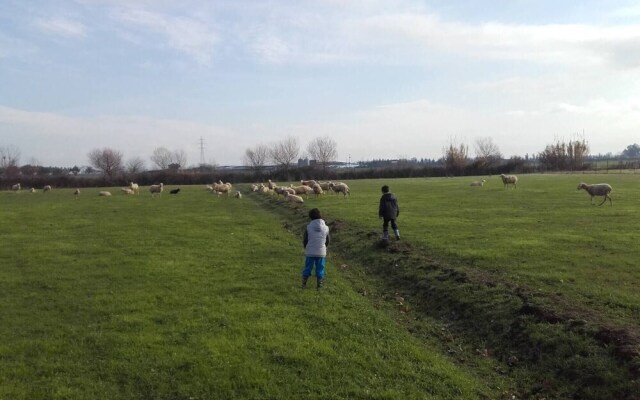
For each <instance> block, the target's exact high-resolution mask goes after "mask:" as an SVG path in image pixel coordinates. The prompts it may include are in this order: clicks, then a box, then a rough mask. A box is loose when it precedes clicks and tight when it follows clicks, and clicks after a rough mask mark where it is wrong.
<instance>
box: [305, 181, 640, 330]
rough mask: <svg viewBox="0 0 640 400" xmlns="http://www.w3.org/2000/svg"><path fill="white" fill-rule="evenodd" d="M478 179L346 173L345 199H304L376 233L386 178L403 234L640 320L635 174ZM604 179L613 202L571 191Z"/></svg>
mask: <svg viewBox="0 0 640 400" xmlns="http://www.w3.org/2000/svg"><path fill="white" fill-rule="evenodd" d="M481 178H482V177H466V178H441V179H440V178H430V179H394V180H362V181H352V182H348V184H349V186H350V188H351V192H352V196H351V198H347V199H336V198H334V197H333V196H324V197H323V198H320V199H313V198H312V199H309V201H308V202H307V203H308V204H307V207H319V208H321V209H322V210H323V211H324V212H325V213H326V214H328V215H331V216H332V217H334V218H340V219H343V220H346V221H349V223H350V224H355V225H358V226H359V227H361V228H362V229H364V230H367V231H371V232H376V233H379V232H380V231H381V221H380V220H378V218H377V207H378V199H379V197H380V187H381V186H382V185H383V184H389V185H390V186H391V191H392V192H394V193H395V194H396V195H397V197H398V199H399V204H400V207H401V214H400V218H399V219H398V223H399V225H400V231H401V233H402V240H403V241H407V242H409V243H411V244H412V245H415V246H417V247H420V248H422V249H424V251H425V253H427V254H429V255H431V256H433V257H437V258H439V259H441V260H445V261H447V262H450V263H453V264H459V265H464V266H471V267H473V268H477V269H479V270H481V271H485V272H486V273H490V274H492V275H495V276H500V277H502V278H504V279H506V280H508V281H509V282H513V283H514V284H518V285H524V286H527V287H530V288H531V289H533V290H535V291H537V292H538V293H540V294H542V295H545V294H560V295H561V296H563V297H566V298H568V299H570V301H571V302H573V303H574V304H579V305H584V306H586V307H588V308H589V309H590V310H594V311H597V312H598V313H599V314H600V315H602V316H605V317H606V318H607V319H612V320H615V321H617V322H619V323H622V324H625V325H628V326H632V327H634V328H638V327H640V291H638V290H637V288H638V287H639V286H640V269H638V260H640V245H638V242H637V238H638V236H637V232H638V226H640V201H639V200H638V199H640V176H635V175H608V176H603V175H523V176H520V180H519V184H518V188H517V189H515V190H512V189H510V190H505V189H504V188H503V184H502V182H501V181H500V177H491V178H488V179H487V183H486V184H485V186H484V187H482V188H474V187H469V182H471V181H472V180H475V179H481ZM485 178H486V177H485ZM605 180H606V182H608V183H610V184H611V185H612V186H613V188H614V190H613V192H612V197H613V207H610V206H609V204H608V202H607V204H606V205H603V206H601V207H597V206H592V205H591V204H590V201H589V195H588V194H587V193H586V192H584V191H582V190H581V191H578V190H576V187H577V185H578V183H579V182H583V181H584V182H588V183H599V182H601V181H605ZM599 201H600V200H599V199H598V198H596V199H595V202H596V203H599Z"/></svg>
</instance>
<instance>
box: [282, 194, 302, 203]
mask: <svg viewBox="0 0 640 400" xmlns="http://www.w3.org/2000/svg"><path fill="white" fill-rule="evenodd" d="M284 199H285V200H286V201H289V202H291V203H298V204H302V203H304V200H303V199H302V197H300V196H296V195H295V194H289V192H286V193H285V194H284Z"/></svg>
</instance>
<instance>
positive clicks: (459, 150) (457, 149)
mask: <svg viewBox="0 0 640 400" xmlns="http://www.w3.org/2000/svg"><path fill="white" fill-rule="evenodd" d="M468 152H469V148H468V146H466V145H465V144H463V143H460V144H457V143H456V142H455V140H453V139H451V140H450V141H449V144H448V145H447V146H445V147H444V148H443V149H442V153H443V160H444V166H445V169H446V170H447V173H453V174H456V173H460V172H462V170H463V169H464V167H465V165H467V153H468Z"/></svg>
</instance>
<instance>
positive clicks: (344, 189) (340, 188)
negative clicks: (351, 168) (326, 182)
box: [331, 182, 351, 197]
mask: <svg viewBox="0 0 640 400" xmlns="http://www.w3.org/2000/svg"><path fill="white" fill-rule="evenodd" d="M331 189H332V190H333V191H334V192H335V193H342V194H343V195H344V197H347V195H349V197H351V191H350V190H349V186H347V184H346V183H342V182H338V183H333V182H332V183H331Z"/></svg>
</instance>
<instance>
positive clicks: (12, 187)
mask: <svg viewBox="0 0 640 400" xmlns="http://www.w3.org/2000/svg"><path fill="white" fill-rule="evenodd" d="M20 189H22V187H20V184H19V183H16V184H15V185H13V186H11V190H15V191H18V190H20Z"/></svg>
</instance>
